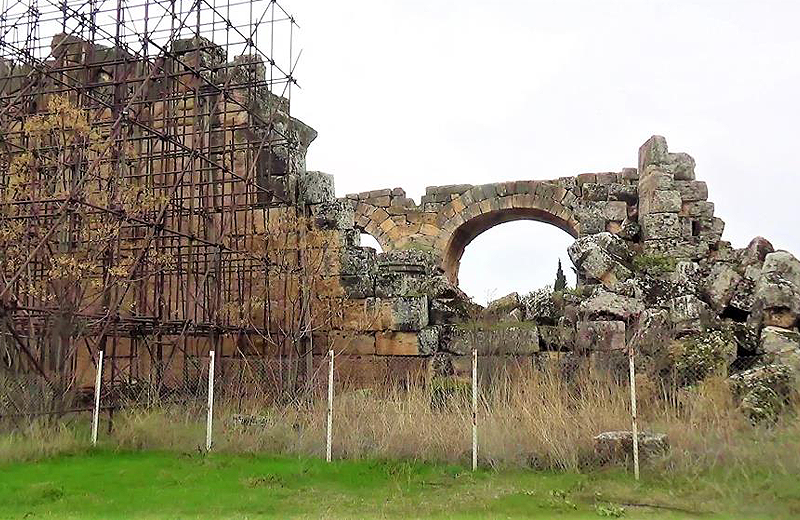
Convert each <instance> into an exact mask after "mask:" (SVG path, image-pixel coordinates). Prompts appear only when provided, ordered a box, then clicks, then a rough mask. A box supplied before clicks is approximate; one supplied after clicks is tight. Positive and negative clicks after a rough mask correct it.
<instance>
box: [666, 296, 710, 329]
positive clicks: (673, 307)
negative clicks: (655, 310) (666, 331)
mask: <svg viewBox="0 0 800 520" xmlns="http://www.w3.org/2000/svg"><path fill="white" fill-rule="evenodd" d="M667 306H668V307H669V318H670V320H671V321H672V322H673V323H675V325H676V329H677V330H678V331H689V330H696V331H699V330H701V329H702V323H701V322H702V321H703V320H704V319H705V318H706V317H707V316H710V315H711V312H710V310H709V308H708V305H706V303H705V302H704V301H702V300H700V299H699V298H697V297H696V296H692V295H686V296H678V297H677V298H672V299H671V300H669V301H668V302H667Z"/></svg>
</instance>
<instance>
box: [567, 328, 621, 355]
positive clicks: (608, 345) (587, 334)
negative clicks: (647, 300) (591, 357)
mask: <svg viewBox="0 0 800 520" xmlns="http://www.w3.org/2000/svg"><path fill="white" fill-rule="evenodd" d="M576 346H577V348H578V349H579V350H601V351H608V350H624V349H625V322H622V321H582V322H580V323H578V330H577V335H576Z"/></svg>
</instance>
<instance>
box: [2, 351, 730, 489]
mask: <svg viewBox="0 0 800 520" xmlns="http://www.w3.org/2000/svg"><path fill="white" fill-rule="evenodd" d="M477 346H478V347H481V348H473V349H470V350H468V351H466V352H463V353H462V354H461V355H457V354H439V355H437V356H434V357H431V358H426V357H408V358H401V357H385V358H382V357H380V356H352V355H346V354H343V353H337V354H335V355H333V354H331V353H328V354H327V355H326V354H325V353H318V354H317V355H313V356H299V357H298V356H294V357H292V356H287V357H274V356H273V357H256V356H247V355H244V354H242V353H236V354H233V355H226V356H218V355H216V354H214V355H213V356H212V355H211V351H207V352H200V353H198V355H196V356H181V358H180V359H172V360H165V363H164V364H163V365H155V366H154V368H152V370H151V371H150V372H149V373H142V372H140V373H139V376H138V377H137V378H130V377H129V373H128V371H127V370H126V369H125V368H124V365H123V364H121V363H119V360H117V367H116V369H114V370H113V371H112V367H113V365H114V363H113V362H112V359H111V358H109V357H106V358H105V362H104V363H103V367H104V369H103V373H102V377H101V378H100V393H99V399H97V401H96V404H97V408H96V410H97V414H98V418H99V424H98V433H97V435H98V442H99V444H101V445H104V444H111V445H118V446H123V447H130V448H161V449H181V450H195V449H198V450H206V449H211V450H219V451H230V452H268V453H289V454H296V455H305V456H315V457H326V456H330V457H331V458H332V459H355V458H376V459H386V458H413V459H416V460H432V461H433V460H436V461H448V462H453V463H458V464H463V465H465V466H471V465H473V464H474V466H477V467H500V466H509V465H512V466H517V467H529V468H538V469H580V468H585V467H589V466H592V465H597V464H609V463H611V464H622V465H624V466H626V467H628V468H630V470H631V471H632V473H636V474H638V469H637V461H641V465H642V467H643V468H644V467H646V466H645V465H647V467H649V465H651V461H653V460H662V459H663V458H664V456H665V455H666V454H667V453H668V450H669V443H670V441H671V439H676V440H677V441H678V443H679V444H680V443H683V444H681V445H680V446H681V448H682V449H683V448H687V449H691V447H692V444H691V443H698V442H711V440H712V439H718V438H722V437H723V436H724V435H725V434H726V431H729V430H726V428H728V427H729V426H730V425H731V424H740V423H741V422H742V421H746V416H745V415H743V414H742V413H741V410H740V409H739V408H738V407H737V406H736V405H735V403H734V402H733V401H732V398H731V394H730V392H729V387H728V386H725V384H724V381H722V378H716V379H715V377H714V374H713V373H711V374H705V375H704V377H703V378H701V379H696V380H693V382H692V383H691V384H689V383H687V381H686V380H685V379H682V377H685V374H682V373H680V372H679V370H678V369H675V370H673V371H672V372H665V371H661V372H659V371H657V370H655V368H654V367H656V365H654V364H653V361H652V359H650V358H648V356H646V355H643V354H641V353H639V352H635V351H634V349H633V348H627V349H621V350H616V351H608V352H582V353H576V352H565V351H538V352H533V353H527V354H513V355H512V354H499V353H497V352H496V350H495V349H493V348H492V349H487V348H485V347H486V346H485V345H477ZM95 359H99V358H95ZM212 363H213V365H212ZM99 366H100V365H99V364H97V363H95V364H93V365H91V366H90V368H87V370H95V371H96V370H97V368H98V367H99ZM212 366H213V378H212V379H211V380H209V375H210V373H211V367H212ZM112 372H113V373H112ZM94 374H96V372H95V373H94ZM94 374H90V375H92V376H93V375H94ZM4 377H5V379H4V381H3V382H4V384H3V385H2V392H3V401H2V405H3V410H2V415H3V421H4V422H3V424H4V428H6V429H8V428H11V429H14V428H20V427H22V426H24V424H23V423H24V421H29V422H31V421H43V420H44V421H50V422H53V421H57V420H63V421H67V422H69V423H70V424H72V425H73V427H75V428H79V429H80V431H82V432H84V433H82V435H84V436H85V438H88V437H89V434H90V433H89V432H90V420H91V415H92V412H93V410H94V409H95V407H94V404H95V401H93V398H94V397H95V395H94V393H93V391H88V390H87V389H85V388H83V389H81V390H80V391H75V392H73V393H72V394H70V396H71V400H70V401H69V402H68V401H66V400H64V399H63V398H62V399H61V400H59V399H58V398H57V397H56V394H55V393H54V392H52V390H51V387H48V386H43V385H42V382H41V380H40V378H37V377H35V376H31V375H27V376H25V377H16V378H10V377H9V376H8V375H7V374H6V375H4ZM89 379H92V378H89ZM330 396H332V400H331V399H330ZM209 397H211V399H209ZM689 431H691V432H692V435H693V436H687V435H686V434H687V433H688V432H689Z"/></svg>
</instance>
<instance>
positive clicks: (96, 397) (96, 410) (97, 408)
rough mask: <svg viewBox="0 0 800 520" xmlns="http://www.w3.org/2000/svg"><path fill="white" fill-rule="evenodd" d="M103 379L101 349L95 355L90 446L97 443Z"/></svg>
mask: <svg viewBox="0 0 800 520" xmlns="http://www.w3.org/2000/svg"><path fill="white" fill-rule="evenodd" d="M102 381H103V351H102V350H101V351H100V352H99V353H98V355H97V374H96V375H95V378H94V412H93V413H92V446H96V445H97V427H98V425H99V424H100V385H101V384H102Z"/></svg>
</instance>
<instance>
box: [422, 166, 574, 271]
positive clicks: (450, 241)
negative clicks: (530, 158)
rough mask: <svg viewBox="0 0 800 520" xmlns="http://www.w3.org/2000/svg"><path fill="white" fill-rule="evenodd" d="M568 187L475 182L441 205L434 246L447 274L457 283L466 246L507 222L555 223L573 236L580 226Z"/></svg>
mask: <svg viewBox="0 0 800 520" xmlns="http://www.w3.org/2000/svg"><path fill="white" fill-rule="evenodd" d="M567 193H568V192H567V190H566V189H564V188H562V187H560V186H558V185H556V184H552V183H549V182H543V181H519V182H508V183H498V184H486V185H482V186H475V187H473V188H471V189H469V190H467V191H466V192H464V193H463V194H461V195H460V196H459V197H457V198H455V199H453V200H452V201H451V202H450V203H448V204H447V205H445V206H444V207H443V208H442V211H441V213H440V217H439V228H440V233H439V235H438V236H437V237H436V241H435V248H436V250H437V252H438V253H439V255H440V258H441V259H442V264H441V265H442V269H443V270H444V272H445V274H446V275H447V277H448V278H449V279H450V280H451V281H452V282H453V283H458V270H459V266H460V263H461V257H462V255H463V254H464V250H465V248H466V247H467V246H468V245H469V244H470V242H472V241H473V240H474V239H475V238H476V237H477V236H478V235H480V234H481V233H483V232H485V231H487V230H489V229H491V228H493V227H495V226H497V225H499V224H503V223H506V222H512V221H515V220H533V221H537V222H544V223H547V224H552V225H554V226H556V227H558V228H559V229H562V230H564V231H565V232H567V233H569V234H570V235H571V236H573V237H577V236H578V235H579V233H580V226H579V222H578V220H577V218H576V217H575V215H574V213H573V210H572V209H571V208H570V207H569V204H568V203H567V205H565V203H564V199H565V197H567Z"/></svg>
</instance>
